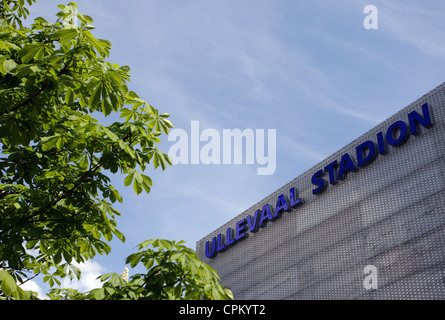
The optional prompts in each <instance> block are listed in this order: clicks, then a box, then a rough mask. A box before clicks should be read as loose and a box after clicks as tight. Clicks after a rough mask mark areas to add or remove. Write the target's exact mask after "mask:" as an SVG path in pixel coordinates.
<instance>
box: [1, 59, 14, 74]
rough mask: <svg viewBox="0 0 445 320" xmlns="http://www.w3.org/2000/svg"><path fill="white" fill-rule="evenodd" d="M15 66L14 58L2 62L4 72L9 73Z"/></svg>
mask: <svg viewBox="0 0 445 320" xmlns="http://www.w3.org/2000/svg"><path fill="white" fill-rule="evenodd" d="M15 67H17V63H15V61H14V60H5V61H4V62H3V68H4V70H5V73H11V70H13V69H15Z"/></svg>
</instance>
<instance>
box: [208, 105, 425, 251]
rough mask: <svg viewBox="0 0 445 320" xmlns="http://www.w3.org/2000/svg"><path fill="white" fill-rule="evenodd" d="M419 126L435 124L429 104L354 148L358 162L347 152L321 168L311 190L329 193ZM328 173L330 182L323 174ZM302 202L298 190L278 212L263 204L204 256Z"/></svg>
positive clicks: (210, 244)
mask: <svg viewBox="0 0 445 320" xmlns="http://www.w3.org/2000/svg"><path fill="white" fill-rule="evenodd" d="M420 126H422V127H424V128H427V129H428V128H431V127H432V126H433V122H432V120H431V114H430V110H429V108H428V104H427V103H425V104H423V105H422V115H421V114H419V113H418V112H417V111H412V112H410V113H409V114H408V125H407V124H406V123H405V122H404V121H402V120H399V121H396V122H394V123H393V124H392V125H391V126H389V127H388V129H387V130H386V132H382V131H380V132H379V133H377V135H376V139H377V143H375V142H374V141H371V140H367V141H365V142H363V143H361V144H360V145H358V146H357V147H356V148H355V159H354V157H352V156H351V155H350V154H349V153H345V154H344V155H343V156H342V157H341V159H340V161H337V160H334V161H332V162H331V163H329V164H328V165H327V166H325V167H324V169H320V170H318V171H317V172H315V173H314V175H313V176H312V180H311V182H312V184H313V185H314V186H316V188H315V189H313V190H312V193H313V194H320V193H322V192H323V191H324V190H326V188H327V186H328V182H329V184H332V185H334V184H336V183H337V182H338V181H339V180H344V179H346V177H347V174H348V173H350V172H357V171H358V170H359V169H360V168H363V167H365V166H367V165H369V164H371V163H372V162H373V161H374V160H375V159H376V158H377V156H378V155H379V154H380V155H385V154H387V153H388V145H389V146H392V147H399V146H401V145H403V144H404V143H405V142H406V141H407V140H408V138H409V136H410V134H411V135H414V136H417V135H419V134H420V131H419V128H420ZM326 173H327V176H328V180H325V178H324V175H325V174H326ZM301 203H302V199H301V198H297V194H296V191H295V188H293V187H292V188H290V189H289V198H287V197H285V195H284V194H280V195H279V196H278V197H277V201H276V203H275V210H273V208H272V207H271V206H270V205H269V204H268V203H266V204H264V205H263V207H262V209H257V210H256V211H255V213H254V215H253V217H252V216H251V215H247V216H246V217H245V218H243V219H241V220H240V221H238V222H237V223H236V226H235V230H233V229H232V228H227V229H226V232H225V234H221V233H220V234H218V235H217V236H216V237H213V238H212V240H211V241H207V242H206V244H205V255H206V257H207V258H213V257H214V256H215V255H216V254H217V253H218V252H222V251H224V250H226V249H227V248H228V247H230V246H233V245H235V244H236V243H238V242H239V241H241V240H243V239H246V238H247V237H248V233H247V232H251V233H254V232H257V231H258V230H259V229H260V228H264V227H266V226H267V223H268V222H269V221H274V220H276V219H278V218H280V217H281V215H282V214H283V213H284V212H288V211H291V210H292V209H293V208H295V207H296V206H297V205H299V204H301Z"/></svg>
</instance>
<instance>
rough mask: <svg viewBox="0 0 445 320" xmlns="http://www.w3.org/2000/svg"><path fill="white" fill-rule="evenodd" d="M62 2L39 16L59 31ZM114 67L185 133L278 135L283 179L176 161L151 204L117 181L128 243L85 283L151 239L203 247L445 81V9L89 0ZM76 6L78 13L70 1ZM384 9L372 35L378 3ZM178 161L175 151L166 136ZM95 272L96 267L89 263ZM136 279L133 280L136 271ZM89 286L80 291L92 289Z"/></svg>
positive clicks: (435, 3)
mask: <svg viewBox="0 0 445 320" xmlns="http://www.w3.org/2000/svg"><path fill="white" fill-rule="evenodd" d="M61 3H62V1H60V0H57V1H54V0H44V1H43V0H40V1H38V2H37V3H36V4H34V5H33V6H32V7H31V14H32V16H34V17H35V16H43V17H45V18H46V19H47V20H48V21H55V18H54V16H55V14H56V13H57V12H58V11H59V9H58V8H57V5H58V4H61ZM76 3H77V4H78V9H79V11H80V12H81V13H83V14H87V15H90V16H92V17H93V18H94V20H95V22H94V23H93V25H94V26H95V27H96V29H95V30H94V32H93V33H94V35H95V36H96V37H98V38H103V39H107V40H110V41H111V43H112V45H113V47H112V50H111V56H110V59H109V60H110V61H112V62H115V63H118V64H119V65H128V66H130V67H131V74H132V78H131V84H130V88H131V89H132V90H134V91H136V92H137V93H138V94H139V95H140V96H141V97H142V98H144V99H145V100H147V101H149V102H150V103H151V104H152V105H153V106H155V107H156V108H158V109H159V110H160V111H161V112H168V113H170V114H171V121H172V122H173V124H174V125H175V127H176V128H182V129H184V130H186V131H188V132H190V123H191V121H194V120H196V121H199V123H200V127H201V130H202V129H205V128H213V129H216V130H219V131H221V130H223V129H234V128H239V129H241V130H243V129H246V128H250V129H253V130H255V129H266V130H267V129H276V134H277V137H276V142H277V143H276V147H277V152H276V170H275V172H274V174H272V175H257V167H258V166H257V165H256V164H255V165H246V164H242V165H234V164H232V165H203V164H199V165H192V164H188V165H176V166H174V167H169V168H167V169H166V170H165V171H164V172H163V171H162V170H156V171H153V170H151V171H147V174H148V175H150V176H151V177H152V179H153V188H152V191H151V193H150V194H149V195H146V194H141V195H139V196H136V195H135V194H134V193H133V190H132V188H131V187H129V188H126V187H124V185H123V178H124V177H121V176H119V175H115V176H113V178H112V179H113V183H114V186H115V187H117V188H118V189H119V190H120V192H121V194H122V195H123V197H124V203H123V205H121V206H118V207H117V209H118V210H120V211H121V213H122V217H121V218H119V220H118V225H119V226H120V230H121V231H122V232H124V234H125V235H126V237H127V241H126V243H125V244H122V243H120V242H118V241H112V244H111V245H112V248H113V250H112V253H111V254H110V255H108V256H104V257H98V258H96V259H94V263H93V264H92V265H93V267H92V269H93V271H91V270H92V269H91V268H90V269H89V268H85V270H86V271H85V273H86V274H91V273H94V274H96V273H99V272H102V273H105V272H119V273H120V272H121V271H122V270H123V268H124V259H125V257H126V256H128V255H129V254H130V253H132V252H134V248H135V246H136V245H137V244H138V243H140V242H142V241H143V240H146V239H151V238H165V239H174V240H185V241H186V244H187V245H188V246H189V247H192V248H195V244H196V242H197V241H198V240H200V239H201V238H203V237H205V236H206V235H207V234H208V233H210V232H211V231H213V230H214V229H216V228H217V227H219V226H220V225H222V224H224V223H225V222H227V221H228V220H230V219H232V218H233V217H235V216H237V215H238V214H240V213H241V212H243V211H244V210H246V209H248V208H249V207H250V206H252V205H254V204H255V203H257V202H258V201H261V200H262V199H263V198H264V197H266V196H267V195H269V194H270V193H272V192H274V191H275V190H277V189H278V188H280V187H281V186H282V185H284V184H285V183H287V182H289V181H290V180H292V179H293V178H295V177H297V176H299V175H300V174H302V173H303V172H305V171H306V170H308V169H310V168H312V167H313V166H315V165H317V163H318V162H319V161H321V160H323V159H324V158H326V157H328V156H329V155H330V154H332V153H334V152H335V151H337V150H338V149H340V148H341V147H343V146H344V145H346V144H348V143H349V142H351V141H352V140H354V139H355V138H357V137H358V136H360V135H361V134H363V133H365V132H366V131H368V130H369V129H371V128H372V127H374V126H375V125H377V124H378V123H380V122H381V121H383V120H385V119H386V118H388V117H389V116H391V115H392V114H394V113H395V112H397V111H398V110H400V109H402V108H403V107H405V106H406V105H408V104H409V103H410V102H412V101H413V100H415V99H417V98H418V97H420V96H421V95H423V94H424V93H426V92H428V91H429V90H431V89H433V88H434V87H436V86H437V85H439V84H440V83H442V82H443V81H444V80H445V78H444V77H443V75H444V74H445V24H444V23H443V21H445V2H444V1H442V0H430V1H407V0H403V1H402V0H393V1H374V0H372V1H358V0H337V1H321V0H313V1H291V0H274V1H272V0H268V1H266V0H262V1H261V0H256V1H253V0H243V1H239V0H238V1H232V0H220V1H209V0H193V1H180V0H164V1H154V0H138V1H135V0H132V1H117V0H112V1H111V0H106V1H105V0H95V1H85V0H78V1H76ZM65 4H66V3H65ZM368 4H372V5H374V6H375V7H376V8H377V10H378V29H374V30H373V29H371V30H367V29H365V28H364V26H363V20H364V19H365V17H366V16H367V14H365V13H363V9H364V8H365V6H366V5H368ZM163 141H164V142H163V143H162V145H161V149H162V150H163V151H164V152H168V149H169V147H170V146H171V145H172V144H173V142H169V141H167V137H166V136H165V137H164V139H163ZM90 266H91V265H90ZM131 273H132V270H130V274H131ZM90 285H91V283H90V284H85V285H84V286H83V287H82V286H80V287H79V289H81V290H82V289H85V288H89V286H90Z"/></svg>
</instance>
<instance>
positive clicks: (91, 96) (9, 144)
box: [0, 0, 173, 285]
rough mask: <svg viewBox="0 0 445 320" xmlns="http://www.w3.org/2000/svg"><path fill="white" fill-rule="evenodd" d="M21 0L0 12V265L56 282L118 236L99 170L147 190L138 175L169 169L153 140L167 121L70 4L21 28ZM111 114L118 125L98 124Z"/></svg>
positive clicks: (111, 194)
mask: <svg viewBox="0 0 445 320" xmlns="http://www.w3.org/2000/svg"><path fill="white" fill-rule="evenodd" d="M28 3H29V4H31V3H32V1H28ZM24 4H25V3H24V1H5V0H2V2H1V8H0V9H1V10H2V11H1V15H0V17H1V19H0V151H1V153H0V213H1V214H0V268H1V269H3V270H5V271H8V272H9V273H10V275H12V276H14V278H15V279H16V281H18V282H22V281H24V279H25V278H26V277H27V272H30V273H33V274H39V273H41V274H43V275H44V276H45V277H44V280H45V281H48V282H49V284H50V285H55V284H58V283H60V280H58V279H59V278H60V277H63V276H65V275H66V271H67V270H68V274H69V275H70V276H75V277H78V276H79V273H78V272H77V271H76V270H75V267H73V264H72V263H73V262H74V261H75V262H78V263H82V262H84V261H85V260H87V259H90V258H92V257H94V256H95V255H96V254H107V253H109V252H110V250H111V248H110V246H109V244H108V242H109V241H110V240H111V239H112V238H113V237H117V238H118V239H120V240H121V241H124V240H125V236H124V235H123V234H122V233H121V232H120V231H119V230H118V229H117V224H116V220H115V218H116V216H118V215H120V213H119V211H117V210H116V209H114V208H113V207H112V204H113V203H114V202H116V201H118V202H122V201H123V199H122V197H121V195H120V194H119V192H118V190H117V189H116V188H114V187H113V186H112V185H111V180H110V178H109V177H108V175H107V172H111V173H120V174H125V175H126V176H127V178H126V179H125V185H130V184H133V189H134V190H135V192H136V193H137V194H139V193H141V192H143V191H144V190H145V192H147V193H148V192H149V191H150V189H151V185H152V181H151V179H150V177H149V176H148V175H146V174H144V173H143V172H144V171H145V170H146V169H147V166H148V165H150V164H152V165H153V166H154V168H157V167H159V166H160V167H162V169H165V168H166V166H167V165H168V164H171V161H170V159H169V158H168V156H167V155H165V154H164V153H162V152H161V151H160V150H159V149H158V147H157V144H158V143H159V142H160V136H161V134H168V132H169V129H170V128H172V127H173V125H172V124H171V122H170V121H169V120H168V117H169V114H166V113H162V114H160V113H159V112H158V110H157V109H155V108H154V107H153V106H151V105H150V104H149V103H148V102H146V101H144V100H142V99H141V98H140V97H139V96H138V95H137V94H136V93H135V92H133V91H130V90H129V89H128V82H129V79H130V73H129V71H130V68H129V67H128V66H119V65H117V64H115V63H110V62H108V61H106V59H107V58H108V56H109V51H110V48H111V44H110V42H109V41H107V40H103V39H97V38H95V37H94V36H93V34H92V33H91V30H93V29H94V27H93V26H92V25H91V23H92V22H93V19H92V18H91V17H89V16H87V15H82V14H81V13H79V12H78V11H77V5H76V4H75V3H70V4H68V5H66V6H65V5H60V6H59V8H60V9H61V10H62V11H60V12H59V13H58V14H57V20H56V21H55V22H51V23H50V22H48V21H46V20H45V19H43V18H41V17H39V18H37V19H35V20H34V22H33V23H32V24H31V25H30V26H29V27H24V26H23V24H22V23H21V22H20V23H18V21H20V19H19V18H20V17H23V16H26V14H27V13H28V12H29V11H28V9H26V8H25V7H24ZM111 114H115V115H117V116H118V117H116V118H119V116H120V117H121V119H122V121H116V122H114V123H112V124H111V125H107V126H105V125H103V124H101V123H100V122H99V121H98V119H97V117H102V118H103V117H107V116H109V115H111ZM31 253H32V254H31Z"/></svg>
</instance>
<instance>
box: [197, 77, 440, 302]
mask: <svg viewBox="0 0 445 320" xmlns="http://www.w3.org/2000/svg"><path fill="white" fill-rule="evenodd" d="M196 250H197V252H198V254H199V255H200V257H201V259H202V260H203V261H204V262H206V263H208V264H209V265H211V266H212V267H214V268H215V269H216V271H217V272H218V275H219V276H220V277H221V281H222V283H223V285H225V286H226V287H228V288H230V289H231V290H232V291H233V293H234V298H235V299H239V300H245V299H249V300H250V299H259V300H262V299H444V298H445V283H444V281H445V83H443V84H441V85H440V86H438V87H437V88H435V89H433V90H431V91H430V92H428V93H427V94H425V95H424V96H422V97H421V98H419V99H417V100H416V101H414V102H413V103H411V104H410V105H408V106H407V107H405V108H404V109H402V110H401V111H399V112H397V113H396V114H394V115H393V116H392V117H390V118H389V119H387V120H386V121H384V122H382V123H381V124H379V125H377V126H376V127H374V128H373V129H372V130H370V131H369V132H367V133H365V134H364V135H362V136H360V137H359V138H357V139H355V140H354V141H352V142H351V143H350V144H348V145H346V146H345V147H344V148H342V149H340V150H338V151H337V152H335V153H334V154H332V155H331V156H329V157H328V158H326V159H325V160H324V161H322V162H320V163H318V164H317V165H315V166H314V167H313V168H311V169H309V170H307V171H306V172H305V173H303V174H302V175H300V176H299V177H297V178H295V179H293V180H292V181H290V182H289V183H288V184H286V185H284V186H283V187H281V188H280V189H278V190H277V191H276V192H274V193H272V194H271V195H269V196H267V197H266V198H265V199H263V200H261V201H260V202H258V203H256V204H254V205H253V206H252V207H251V208H249V209H247V210H246V211H244V212H242V213H241V214H240V215H238V216H237V217H235V218H234V219H232V220H230V221H228V222H227V223H226V224H224V225H223V226H221V227H220V228H218V229H217V230H215V231H213V232H211V233H210V234H209V235H207V236H205V237H204V238H203V239H201V240H200V241H198V243H197V246H196Z"/></svg>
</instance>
